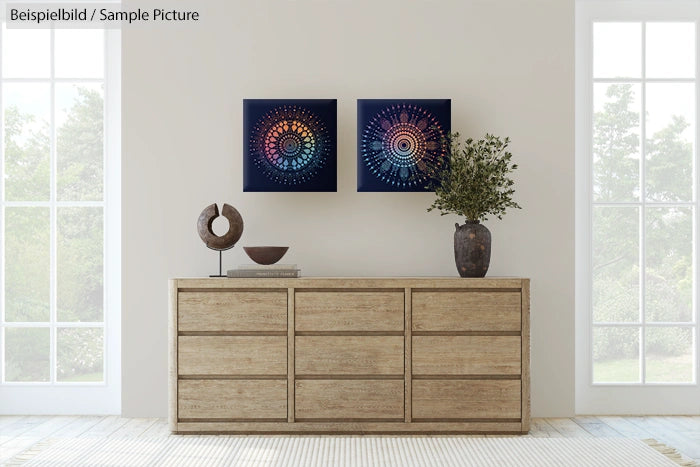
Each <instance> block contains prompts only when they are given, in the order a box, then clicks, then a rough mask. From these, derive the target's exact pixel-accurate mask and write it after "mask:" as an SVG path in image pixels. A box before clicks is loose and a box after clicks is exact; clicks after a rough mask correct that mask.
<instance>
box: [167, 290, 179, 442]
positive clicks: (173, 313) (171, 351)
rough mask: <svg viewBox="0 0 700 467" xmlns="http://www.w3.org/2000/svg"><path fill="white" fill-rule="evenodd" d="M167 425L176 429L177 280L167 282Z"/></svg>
mask: <svg viewBox="0 0 700 467" xmlns="http://www.w3.org/2000/svg"><path fill="white" fill-rule="evenodd" d="M168 311H169V312H168V344H169V345H168V424H169V426H170V430H171V431H174V430H175V429H176V427H177V280H169V281H168Z"/></svg>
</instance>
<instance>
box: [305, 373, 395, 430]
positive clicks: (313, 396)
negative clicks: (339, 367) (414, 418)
mask: <svg viewBox="0 0 700 467" xmlns="http://www.w3.org/2000/svg"><path fill="white" fill-rule="evenodd" d="M294 388H295V390H294V393H295V402H294V407H295V417H296V419H297V420H304V419H347V420H359V419H370V420H380V419H392V420H397V421H403V414H404V408H403V398H404V387H403V380H334V381H331V380H302V381H296V382H295V385H294Z"/></svg>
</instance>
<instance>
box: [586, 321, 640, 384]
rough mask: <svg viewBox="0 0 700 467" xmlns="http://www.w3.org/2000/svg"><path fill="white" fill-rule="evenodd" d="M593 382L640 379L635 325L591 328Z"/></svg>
mask: <svg viewBox="0 0 700 467" xmlns="http://www.w3.org/2000/svg"><path fill="white" fill-rule="evenodd" d="M593 382H594V383H638V382H640V378H639V328H621V327H595V328H593Z"/></svg>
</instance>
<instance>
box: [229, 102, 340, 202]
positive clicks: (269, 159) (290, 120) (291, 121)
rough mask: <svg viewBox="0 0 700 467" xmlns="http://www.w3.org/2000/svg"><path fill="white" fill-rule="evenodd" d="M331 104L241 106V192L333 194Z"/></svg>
mask: <svg viewBox="0 0 700 467" xmlns="http://www.w3.org/2000/svg"><path fill="white" fill-rule="evenodd" d="M336 140H337V101H336V100H335V99H244V100H243V191H336V188H337V183H336V172H337V156H336Z"/></svg>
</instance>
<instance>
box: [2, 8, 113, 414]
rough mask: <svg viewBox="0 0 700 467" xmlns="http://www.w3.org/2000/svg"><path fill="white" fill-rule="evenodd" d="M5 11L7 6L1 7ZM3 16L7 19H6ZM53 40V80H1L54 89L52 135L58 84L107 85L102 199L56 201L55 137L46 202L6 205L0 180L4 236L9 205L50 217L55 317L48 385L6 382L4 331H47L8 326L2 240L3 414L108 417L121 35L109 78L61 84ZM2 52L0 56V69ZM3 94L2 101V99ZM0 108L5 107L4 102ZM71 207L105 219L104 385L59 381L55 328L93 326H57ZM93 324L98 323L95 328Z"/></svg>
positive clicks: (108, 43) (108, 50) (109, 43)
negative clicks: (61, 244) (60, 255)
mask: <svg viewBox="0 0 700 467" xmlns="http://www.w3.org/2000/svg"><path fill="white" fill-rule="evenodd" d="M0 7H1V8H2V9H3V10H4V9H5V4H4V2H0ZM3 13H4V12H3ZM3 16H4V14H3ZM53 35H54V30H53V29H52V30H51V45H52V50H51V62H52V63H51V76H50V78H49V79H43V78H42V79H22V78H10V79H5V78H4V77H0V78H2V81H3V82H13V83H17V82H20V83H21V82H47V83H50V85H51V109H50V111H51V130H52V131H55V127H54V121H53V120H54V118H55V113H54V109H55V103H54V100H55V95H54V92H53V90H54V87H55V84H56V83H61V82H70V83H80V82H84V83H89V82H103V83H104V103H105V106H104V108H105V114H104V124H105V127H104V155H103V157H104V159H103V162H104V179H103V183H104V199H103V201H99V202H57V201H56V196H55V194H56V155H55V147H54V146H55V138H54V137H52V138H51V158H50V161H51V193H52V195H51V198H50V201H47V202H6V201H5V199H4V180H3V177H0V232H2V231H4V230H3V229H4V225H3V224H2V222H3V221H4V210H5V207H6V206H42V207H44V206H45V207H49V208H50V212H51V216H50V219H51V234H50V235H51V237H50V240H51V242H52V247H51V259H50V264H51V289H50V297H51V302H52V303H51V313H50V324H49V326H48V327H49V329H50V336H51V338H50V342H51V357H50V372H51V378H50V381H49V382H5V381H4V362H5V358H4V357H5V355H4V347H5V346H4V343H3V341H4V333H5V328H6V327H11V326H16V325H21V326H23V327H47V326H46V325H45V324H43V323H40V324H37V323H14V322H13V323H11V324H10V325H9V326H6V325H5V321H4V313H5V306H4V296H3V293H4V276H3V272H4V258H5V256H4V236H3V238H2V239H0V318H2V319H0V344H3V345H0V414H6V415H9V414H25V415H32V414H74V415H85V414H94V415H110V414H120V413H121V31H120V30H119V29H106V30H105V35H104V38H105V41H104V44H105V45H104V46H105V49H104V58H105V75H104V78H100V79H93V80H91V79H70V78H68V79H62V78H56V77H55V76H54V66H53V60H54V54H53V44H54V41H53ZM1 64H2V53H1V51H0V69H1ZM1 98H2V97H1V95H0V99H1ZM0 108H2V102H1V101H0ZM1 138H2V136H1V135H0V139H1ZM3 150H4V142H3V141H1V140H0V174H2V173H4V167H3V165H2V164H4V155H3V154H2V151H3ZM73 206H80V207H85V206H99V207H103V215H104V237H103V240H104V243H103V255H104V256H103V260H104V263H103V264H104V269H103V274H104V297H103V300H104V323H100V325H102V326H103V327H104V343H103V351H104V354H103V355H104V359H103V365H104V367H103V368H104V373H103V374H104V380H103V381H102V382H57V381H56V375H55V368H56V362H55V357H56V329H57V328H60V327H71V328H73V327H90V326H91V323H65V324H64V325H61V324H59V325H58V326H57V320H56V281H55V268H56V258H55V254H56V245H55V242H56V212H57V210H56V208H57V207H73ZM92 324H93V325H94V323H92Z"/></svg>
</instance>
